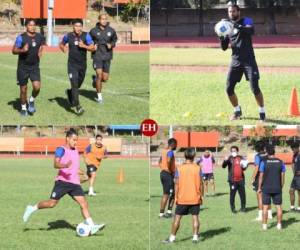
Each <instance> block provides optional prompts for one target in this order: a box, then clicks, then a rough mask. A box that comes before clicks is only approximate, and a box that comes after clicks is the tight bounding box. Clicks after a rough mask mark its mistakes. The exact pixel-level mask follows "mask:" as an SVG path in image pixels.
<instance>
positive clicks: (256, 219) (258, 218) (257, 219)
mask: <svg viewBox="0 0 300 250" xmlns="http://www.w3.org/2000/svg"><path fill="white" fill-rule="evenodd" d="M254 220H255V221H262V218H261V217H256V218H255V219H254Z"/></svg>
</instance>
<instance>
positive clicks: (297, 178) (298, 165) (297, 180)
mask: <svg viewBox="0 0 300 250" xmlns="http://www.w3.org/2000/svg"><path fill="white" fill-rule="evenodd" d="M291 148H292V150H293V153H294V155H293V167H292V169H293V172H294V177H293V180H292V183H291V187H290V201H291V211H295V212H300V153H299V143H297V142H295V143H293V144H292V145H291ZM296 190H297V193H298V207H297V208H295V191H296Z"/></svg>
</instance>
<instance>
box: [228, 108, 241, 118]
mask: <svg viewBox="0 0 300 250" xmlns="http://www.w3.org/2000/svg"><path fill="white" fill-rule="evenodd" d="M241 119H242V109H241V110H240V111H235V112H234V113H233V114H232V116H231V117H230V120H231V121H235V120H241Z"/></svg>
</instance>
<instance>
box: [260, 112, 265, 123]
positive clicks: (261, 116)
mask: <svg viewBox="0 0 300 250" xmlns="http://www.w3.org/2000/svg"><path fill="white" fill-rule="evenodd" d="M259 120H261V121H263V122H264V121H265V120H266V113H259Z"/></svg>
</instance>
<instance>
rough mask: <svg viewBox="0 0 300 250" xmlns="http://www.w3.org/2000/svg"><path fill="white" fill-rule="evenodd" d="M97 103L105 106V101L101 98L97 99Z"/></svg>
mask: <svg viewBox="0 0 300 250" xmlns="http://www.w3.org/2000/svg"><path fill="white" fill-rule="evenodd" d="M95 101H96V102H97V103H98V104H103V99H99V98H97V97H95Z"/></svg>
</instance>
